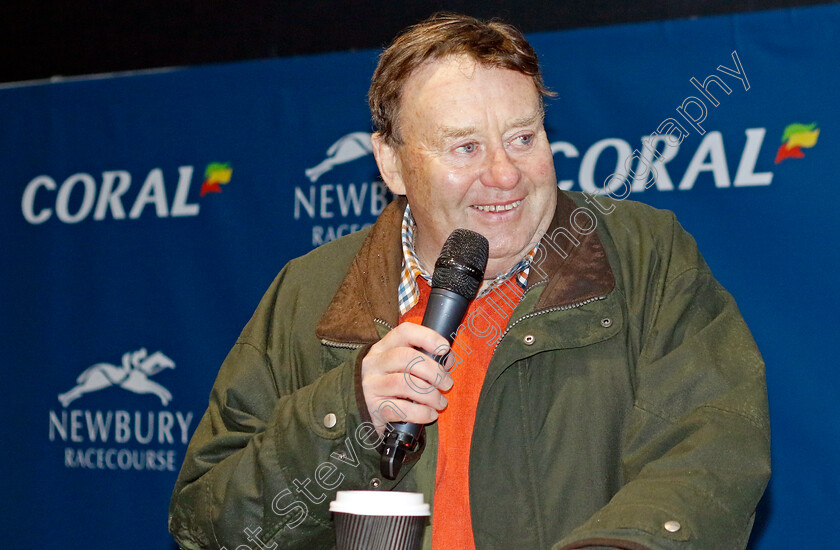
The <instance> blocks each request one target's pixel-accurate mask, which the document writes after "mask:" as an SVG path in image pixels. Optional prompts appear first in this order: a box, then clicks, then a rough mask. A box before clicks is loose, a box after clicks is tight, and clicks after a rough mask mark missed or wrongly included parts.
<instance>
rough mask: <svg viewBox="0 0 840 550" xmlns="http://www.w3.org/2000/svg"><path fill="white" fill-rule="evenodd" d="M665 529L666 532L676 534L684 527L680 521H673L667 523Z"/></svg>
mask: <svg viewBox="0 0 840 550" xmlns="http://www.w3.org/2000/svg"><path fill="white" fill-rule="evenodd" d="M663 527H665V530H666V531H668V532H669V533H676V532H677V531H679V530H680V528H682V525H680V522H679V521H673V520H671V521H666V522H665V525H663Z"/></svg>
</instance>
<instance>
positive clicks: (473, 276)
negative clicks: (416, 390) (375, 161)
mask: <svg viewBox="0 0 840 550" xmlns="http://www.w3.org/2000/svg"><path fill="white" fill-rule="evenodd" d="M488 253H489V244H488V243H487V239H485V238H484V236H483V235H479V234H478V233H476V232H475V231H470V230H468V229H456V230H455V231H453V232H452V233H451V234H450V235H449V238H447V239H446V242H445V243H444V244H443V250H442V251H441V253H440V257H439V258H438V259H437V262H435V271H434V274H433V275H432V291H431V293H430V294H429V303H428V304H427V305H426V312H425V313H424V314H423V326H424V327H429V328H431V329H432V330H434V331H435V332H437V333H438V334H440V335H441V336H443V337H444V338H446V339H447V341H448V342H449V345H450V346H451V345H452V341H453V340H454V339H455V333H456V332H457V331H458V326H460V324H461V321H462V320H463V318H464V314H465V313H466V312H467V308H468V307H469V305H470V302H471V301H472V300H473V299H474V298H475V295H476V294H477V293H478V289H479V287H480V286H481V283H482V281H483V280H484V269H485V267H487V256H488ZM424 353H425V352H424ZM426 355H429V354H426ZM446 355H447V354H443V355H439V356H436V357H435V356H431V355H429V356H430V357H432V359H434V360H435V361H437V362H438V363H440V364H443V362H444V361H445V359H446ZM422 432H423V424H414V423H411V422H389V423H388V425H387V428H386V432H385V437H384V439H383V441H382V445H381V446H380V448H379V452H380V453H381V454H382V458H381V460H380V462H379V469H380V470H381V471H382V475H383V476H385V477H386V478H387V479H396V478H397V475H398V474H399V473H400V468H401V467H402V463H403V460H405V454H406V452H411V451H413V450H415V448H416V447H417V442H418V441H419V439H420V434H421V433H422Z"/></svg>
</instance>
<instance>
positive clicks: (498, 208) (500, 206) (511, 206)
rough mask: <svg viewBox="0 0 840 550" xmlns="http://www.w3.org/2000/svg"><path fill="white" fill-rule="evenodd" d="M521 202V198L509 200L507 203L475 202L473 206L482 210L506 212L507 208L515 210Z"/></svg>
mask: <svg viewBox="0 0 840 550" xmlns="http://www.w3.org/2000/svg"><path fill="white" fill-rule="evenodd" d="M520 204H522V201H521V200H518V201H513V202H509V203H507V204H484V205H479V204H474V205H472V207H473V208H475V209H476V210H481V211H482V212H505V211H507V210H513V209H514V208H516V207H517V206H519V205H520Z"/></svg>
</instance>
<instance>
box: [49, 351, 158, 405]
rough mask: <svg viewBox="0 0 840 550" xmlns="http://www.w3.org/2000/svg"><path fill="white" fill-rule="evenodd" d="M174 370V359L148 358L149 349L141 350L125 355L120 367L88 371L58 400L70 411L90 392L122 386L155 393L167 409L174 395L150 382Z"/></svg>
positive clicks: (97, 366) (102, 365)
mask: <svg viewBox="0 0 840 550" xmlns="http://www.w3.org/2000/svg"><path fill="white" fill-rule="evenodd" d="M174 368H175V363H174V362H173V361H172V359H170V358H169V357H167V356H166V355H164V354H163V353H161V352H160V351H156V352H154V353H153V354H151V355H148V354H147V352H146V348H140V349H139V350H137V351H133V352H127V353H124V354H123V356H122V365H121V366H119V367H118V366H116V365H112V364H110V363H96V364H95V365H91V366H90V367H88V368H86V369H85V370H84V371H83V372H82V374H80V375H79V377H78V378H77V379H76V386H75V387H73V388H72V389H70V390H69V391H67V392H64V393H61V394H59V395H58V400H59V401H61V404H62V406H63V407H64V408H67V406H68V405H69V404H70V403H72V402H73V401H75V400H76V399H78V398H80V397H81V396H83V395H84V394H86V393H91V392H95V391H99V390H103V389H105V388H109V387H111V386H119V387H121V388H123V389H126V390H128V391H130V392H133V393H139V394H142V393H151V394H154V395H156V396H158V398H159V399H160V402H161V403H162V404H163V405H164V406H166V405H168V404H169V402H170V401H171V400H172V394H171V393H169V390H167V389H166V388H164V387H163V386H161V385H160V384H158V383H157V382H154V381H152V380H149V377H150V376H154V375H155V374H157V373H159V372H160V371H162V370H164V369H174Z"/></svg>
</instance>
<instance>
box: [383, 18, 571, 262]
mask: <svg viewBox="0 0 840 550" xmlns="http://www.w3.org/2000/svg"><path fill="white" fill-rule="evenodd" d="M546 93H547V92H546V90H545V88H544V86H543V84H542V78H541V76H540V73H539V66H538V64H537V59H536V56H535V54H534V52H533V50H532V49H531V47H530V45H528V43H527V42H526V41H525V39H524V38H523V37H522V35H521V34H520V33H519V32H518V31H516V30H515V29H513V28H512V27H510V26H508V25H504V24H501V23H483V22H481V21H478V20H475V19H473V18H469V17H463V16H455V15H444V16H436V17H433V18H432V19H430V20H428V21H426V22H424V23H421V24H419V25H417V26H414V27H411V28H410V29H409V30H408V31H406V33H404V34H403V35H401V36H400V37H398V38H397V39H396V40H395V42H394V44H393V45H391V46H390V47H389V48H388V49H387V50H386V51H385V52H384V53H383V54H382V56H381V58H380V62H379V66H378V67H377V69H376V73H375V74H374V77H373V83H372V85H371V91H370V103H371V109H372V111H373V118H374V122H375V123H376V125H377V129H378V131H377V132H376V133H374V135H373V137H372V142H373V149H374V155H375V157H376V161H377V164H378V165H379V170H380V173H381V174H382V178H383V179H384V180H385V183H386V184H387V185H388V187H389V188H390V189H391V191H392V192H394V193H395V194H400V195H403V194H404V195H406V196H407V198H408V202H409V205H410V206H411V211H412V213H413V215H414V219H415V221H416V222H417V230H416V233H415V251H416V253H417V255H418V256H419V257H420V260H421V261H422V262H423V264H424V265H425V266H426V268H427V269H429V270H431V267H432V265H434V261H435V258H436V257H437V255H438V254H439V253H440V250H441V247H442V246H443V243H444V241H445V240H446V238H447V236H448V235H449V233H451V232H452V231H453V230H455V229H457V228H459V227H462V228H466V229H471V230H473V231H477V232H479V233H481V234H482V235H484V236H485V237H487V239H488V241H489V242H490V259H489V261H488V264H487V271H486V273H487V276H488V277H492V276H495V275H497V274H498V273H500V272H504V271H507V270H508V269H509V268H510V267H512V266H513V265H515V264H516V263H517V262H518V261H519V260H520V259H521V258H522V256H523V255H524V254H525V253H527V252H528V250H529V249H530V248H531V247H532V246H533V245H534V244H535V243H536V241H537V240H539V237H540V235H541V234H542V233H543V232H545V230H546V229H547V228H548V224H549V223H550V221H551V217H552V215H553V213H554V206H555V203H556V195H555V193H556V191H555V188H556V181H557V180H556V177H555V174H554V160H553V155H552V153H551V148H550V146H549V144H548V139H547V137H546V134H545V130H544V128H543V101H542V96H543V95H544V94H546Z"/></svg>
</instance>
